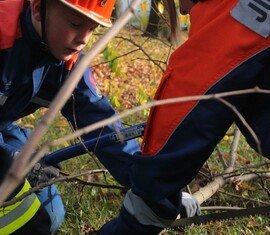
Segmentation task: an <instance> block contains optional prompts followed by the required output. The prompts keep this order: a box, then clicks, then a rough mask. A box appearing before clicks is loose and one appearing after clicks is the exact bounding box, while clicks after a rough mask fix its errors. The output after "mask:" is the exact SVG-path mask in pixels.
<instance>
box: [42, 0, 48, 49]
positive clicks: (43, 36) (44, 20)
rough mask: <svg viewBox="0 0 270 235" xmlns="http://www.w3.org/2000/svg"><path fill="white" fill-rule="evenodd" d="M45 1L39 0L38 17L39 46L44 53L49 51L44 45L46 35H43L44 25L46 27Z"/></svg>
mask: <svg viewBox="0 0 270 235" xmlns="http://www.w3.org/2000/svg"><path fill="white" fill-rule="evenodd" d="M46 6H47V4H46V0H41V5H40V15H41V46H42V50H44V51H45V52H48V51H49V48H48V45H47V43H46V33H45V25H46Z"/></svg>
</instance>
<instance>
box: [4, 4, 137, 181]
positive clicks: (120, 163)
mask: <svg viewBox="0 0 270 235" xmlns="http://www.w3.org/2000/svg"><path fill="white" fill-rule="evenodd" d="M20 24H21V26H20V27H21V34H22V36H21V37H19V38H17V39H16V40H15V42H14V44H13V46H12V47H10V48H5V49H2V50H1V51H0V147H3V148H5V149H6V150H8V151H9V152H10V153H11V154H13V152H14V151H18V149H19V148H21V146H22V144H23V143H25V142H26V141H27V135H28V133H26V132H27V131H26V130H25V129H22V128H19V127H18V126H17V125H16V124H15V123H14V122H15V121H16V120H18V119H19V118H21V117H24V116H26V115H28V114H31V113H33V112H34V111H35V110H37V109H38V108H40V107H46V106H48V104H49V103H50V102H51V101H52V99H53V98H54V97H55V95H56V94H57V92H58V91H59V89H60V88H61V86H62V84H63V83H64V82H65V80H66V79H68V75H69V73H70V71H69V70H68V69H67V66H66V62H65V61H60V60H57V59H55V58H53V57H52V56H50V55H49V54H48V53H46V52H44V51H43V50H42V47H41V40H40V37H39V36H38V34H37V33H36V31H35V29H34V27H33V25H32V21H31V14H30V9H29V8H28V9H26V10H25V11H24V12H23V14H22V16H21V20H20ZM93 81H94V77H93V73H92V71H91V70H90V68H88V69H87V70H86V71H85V73H84V75H83V77H82V79H81V81H80V82H79V84H78V85H77V87H76V88H75V90H74V92H73V97H74V98H70V100H69V101H68V102H67V103H66V104H65V106H64V107H63V109H62V110H61V113H62V114H63V115H64V116H65V117H66V119H67V120H68V121H69V122H70V123H72V124H73V127H74V128H75V129H77V128H82V127H84V126H86V125H90V124H92V123H95V122H98V121H100V120H103V119H105V118H108V117H111V116H113V115H115V111H114V110H113V108H112V107H111V106H110V104H109V103H108V101H107V99H106V98H104V97H103V96H101V95H99V94H98V93H97V90H96V86H95V82H93ZM74 113H75V118H76V125H75V124H74ZM117 125H118V126H119V127H120V128H121V124H120V123H118V124H117ZM113 129H114V128H113V127H112V126H107V127H105V128H104V129H102V130H97V131H95V132H92V133H89V134H87V135H85V136H84V139H90V138H94V137H98V135H99V134H100V133H101V132H102V134H105V133H108V132H112V131H113ZM138 150H139V146H138V144H137V142H135V141H129V142H126V143H123V144H118V145H114V146H110V147H106V148H105V147H104V148H102V149H100V150H98V151H96V152H95V154H96V155H97V156H98V157H99V159H100V160H101V162H102V163H103V164H104V165H105V166H106V167H107V169H109V170H110V171H111V172H112V174H113V175H114V177H115V178H116V179H117V180H118V181H119V182H120V183H121V184H123V185H126V186H127V184H128V183H127V181H128V180H127V179H126V177H124V176H123V175H124V174H125V173H126V170H127V167H128V166H129V164H130V163H131V156H132V155H133V153H134V152H136V151H138Z"/></svg>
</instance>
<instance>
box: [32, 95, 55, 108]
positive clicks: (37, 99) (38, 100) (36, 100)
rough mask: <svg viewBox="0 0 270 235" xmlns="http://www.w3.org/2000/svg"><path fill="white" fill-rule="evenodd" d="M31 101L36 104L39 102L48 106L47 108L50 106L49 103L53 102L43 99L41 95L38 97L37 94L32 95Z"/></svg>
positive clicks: (43, 105)
mask: <svg viewBox="0 0 270 235" xmlns="http://www.w3.org/2000/svg"><path fill="white" fill-rule="evenodd" d="M30 102H32V103H35V104H38V105H40V106H42V107H47V108H48V107H49V105H50V103H51V102H50V101H48V100H44V99H42V98H40V97H37V96H34V97H32V99H31V100H30Z"/></svg>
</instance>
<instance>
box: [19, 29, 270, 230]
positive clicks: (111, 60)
mask: <svg viewBox="0 0 270 235" xmlns="http://www.w3.org/2000/svg"><path fill="white" fill-rule="evenodd" d="M101 33H102V31H97V34H96V36H95V37H93V41H92V42H94V41H95V40H96V39H97V38H98V36H99V34H101ZM184 36H185V35H184ZM92 42H90V44H91V43H92ZM89 47H90V45H89ZM171 50H172V48H171V46H170V44H169V43H168V41H164V42H163V41H162V40H160V39H153V38H147V37H142V32H141V31H139V30H134V29H133V28H132V27H131V28H127V29H125V30H123V31H122V32H121V34H120V35H118V37H117V38H116V39H114V40H113V41H112V42H111V43H110V44H109V45H108V47H107V48H106V49H105V50H104V51H103V53H102V54H100V55H99V56H98V57H97V58H96V60H95V61H93V63H92V64H91V67H92V68H93V71H94V74H95V77H96V80H97V88H98V89H99V90H100V92H101V93H102V94H104V95H106V96H108V98H109V100H110V102H111V104H112V105H113V106H114V107H115V108H116V110H117V111H119V112H121V111H123V110H126V109H129V108H132V107H135V106H138V105H141V104H144V103H146V102H148V101H149V100H151V99H152V98H153V96H154V93H155V91H156V89H157V86H158V83H159V81H160V79H161V77H162V73H163V71H164V70H165V68H166V62H167V60H168V57H169V54H170V53H171ZM44 112H45V110H40V111H38V112H36V113H35V115H30V116H28V117H27V118H24V119H22V120H20V121H19V122H20V124H22V125H24V126H26V127H29V128H33V127H34V125H35V124H36V122H37V121H38V120H39V119H40V117H41V116H42V115H43V114H44ZM148 114H149V110H144V111H142V112H140V113H138V114H136V115H132V116H131V117H128V118H125V119H124V120H123V121H124V123H125V124H126V125H132V124H136V123H140V122H144V121H145V120H146V118H147V116H148ZM233 129H234V127H232V128H231V129H230V130H229V131H228V133H227V135H226V136H224V138H223V140H222V141H221V143H220V144H219V151H220V152H221V153H222V154H223V157H224V158H225V159H226V158H227V159H228V156H229V148H230V144H231V142H232V135H231V133H232V131H233ZM71 131H72V130H71V128H70V126H69V124H68V123H67V122H66V121H65V120H64V119H63V118H62V117H61V116H58V117H57V119H56V121H55V122H54V123H53V124H52V126H51V128H50V130H49V131H48V133H47V134H46V135H45V136H44V138H43V142H45V141H47V140H52V139H56V138H57V137H59V136H63V135H66V134H68V133H70V132H71ZM78 141H79V140H74V141H70V142H67V143H63V144H62V145H61V146H58V148H62V147H66V146H68V145H70V144H73V143H75V142H78ZM53 150H55V149H51V151H53ZM94 158H95V156H94V155H92V154H90V155H83V156H81V157H78V158H76V159H72V160H69V161H66V162H64V163H62V168H63V171H64V172H67V173H69V174H75V173H78V172H81V171H86V170H92V169H99V168H101V167H102V166H101V164H98V165H97V164H96V163H95V161H94V160H93V159H94ZM218 159H219V157H218V151H217V150H215V151H214V152H213V154H212V156H211V158H210V160H209V161H208V163H207V164H206V165H205V166H204V168H203V169H202V171H201V173H200V174H199V175H198V177H197V179H196V181H194V182H193V183H192V184H191V185H190V187H191V190H197V189H198V188H199V187H202V186H204V185H205V184H206V183H207V182H209V181H210V180H211V178H212V176H213V175H215V174H218V173H220V172H221V171H222V165H221V164H220V161H219V160H218ZM236 160H237V164H238V165H239V166H240V167H243V166H249V165H250V164H258V163H261V162H262V161H263V160H264V159H262V158H260V157H258V155H257V154H256V153H255V152H254V151H253V150H251V149H250V148H249V146H248V145H247V144H246V142H245V140H244V139H243V138H241V142H240V145H239V148H238V151H237V157H236ZM261 169H262V170H269V168H265V167H263V168H261ZM81 180H84V182H78V181H76V182H65V183H61V184H59V185H58V187H59V189H60V192H61V195H62V197H63V200H64V202H65V206H66V208H67V217H66V221H65V223H64V225H63V226H62V228H61V231H60V232H59V233H58V234H59V235H60V234H91V232H93V231H95V230H97V229H99V228H100V227H101V226H102V224H104V223H105V222H106V221H108V220H109V219H111V218H113V217H115V216H117V214H118V211H119V209H120V206H121V204H122V201H123V197H124V195H125V192H124V191H122V190H119V189H107V188H100V187H91V186H87V185H86V184H85V182H89V181H91V182H99V183H106V184H114V185H117V182H115V181H114V179H113V178H112V177H111V176H110V175H109V174H108V173H103V174H96V175H91V176H85V177H81ZM262 182H264V183H262ZM269 186H270V183H269V180H261V181H260V180H256V181H253V182H243V183H239V184H238V185H228V186H226V187H224V188H223V189H222V190H220V192H219V193H217V194H216V195H214V196H213V197H212V198H211V199H209V200H208V201H207V202H205V203H204V204H203V206H241V207H246V206H258V205H262V203H260V202H264V203H269V194H268V192H267V190H266V189H269ZM204 213H207V212H204ZM269 222H270V220H269V218H267V217H265V216H257V217H250V218H245V219H238V220H230V221H224V222H212V223H209V224H207V225H201V226H190V227H189V228H186V229H185V230H184V233H185V234H258V235H261V234H270V226H269ZM182 233H183V231H178V232H177V231H173V232H172V231H164V232H163V233H162V234H182Z"/></svg>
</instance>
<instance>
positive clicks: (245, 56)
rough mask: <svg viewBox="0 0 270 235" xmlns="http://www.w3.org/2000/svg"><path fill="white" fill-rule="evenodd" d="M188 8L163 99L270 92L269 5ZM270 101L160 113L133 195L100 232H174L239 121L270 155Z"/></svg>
mask: <svg viewBox="0 0 270 235" xmlns="http://www.w3.org/2000/svg"><path fill="white" fill-rule="evenodd" d="M167 2H168V5H169V4H170V2H171V3H172V2H173V1H167ZM180 7H181V13H182V14H185V13H190V19H191V28H190V35H189V39H188V40H187V41H186V42H185V43H184V44H183V45H181V46H180V47H179V48H178V49H176V50H175V52H174V53H173V54H172V55H171V57H170V60H169V63H168V67H167V70H166V72H165V73H164V76H163V78H162V80H161V83H160V85H159V88H158V90H157V92H156V94H155V99H156V100H161V99H169V98H175V97H184V96H201V95H207V94H216V93H221V92H229V91H236V90H245V89H250V88H254V87H259V88H261V89H265V90H270V79H269V78H270V37H269V35H270V2H269V0H223V1H217V0H204V1H195V0H181V2H180ZM269 103H270V95H268V94H262V93H260V94H259V93H251V94H250V93H249V94H244V95H243V94H242V95H234V96H228V97H224V98H222V99H211V100H200V101H197V100H195V101H189V102H183V103H176V104H170V105H164V106H158V107H154V108H152V109H151V112H150V116H149V118H148V122H147V126H146V131H145V134H144V141H143V144H142V155H137V156H136V157H135V160H134V163H133V165H132V166H131V167H130V171H129V175H130V181H131V190H130V191H128V193H127V195H126V197H125V200H124V205H123V207H122V209H121V212H120V215H119V217H118V218H116V219H113V220H111V221H110V222H108V223H107V224H105V225H104V226H103V227H102V228H101V230H100V231H99V234H102V235H103V234H106V235H107V234H129V235H135V234H140V235H142V234H145V235H152V234H158V233H159V232H160V231H161V230H162V229H163V228H165V227H170V225H171V224H172V222H173V221H174V219H175V218H176V217H177V215H179V214H181V208H182V207H183V206H182V205H183V204H184V201H183V200H182V204H181V197H180V196H179V190H181V189H182V188H184V187H185V186H186V185H187V184H188V183H189V182H190V181H191V180H192V179H193V178H194V177H195V176H196V174H197V173H198V171H199V170H200V168H201V167H202V165H203V164H204V162H205V161H206V160H207V159H208V157H209V156H210V155H211V153H212V151H213V150H214V148H215V146H216V145H217V143H218V142H219V141H220V140H221V139H222V138H223V136H224V135H225V133H226V131H227V130H228V128H229V127H230V126H231V125H232V123H233V122H235V123H236V124H237V125H238V127H239V128H240V129H241V132H242V133H243V135H244V136H245V137H246V140H247V142H248V143H249V144H250V146H251V147H253V148H254V149H255V150H256V151H258V152H259V153H260V154H262V155H263V156H266V157H268V158H269V156H270V124H269V123H270V122H269V120H270V108H269ZM227 104H230V105H227ZM230 106H232V107H234V108H233V109H232V108H231V107H230ZM234 109H237V110H238V112H239V113H240V114H241V115H242V116H243V117H244V119H245V120H246V122H247V123H248V125H249V127H250V128H252V130H253V132H254V133H251V132H250V129H249V128H247V124H244V123H243V122H242V121H241V119H240V118H239V116H238V115H237V114H236V113H235V112H234ZM168 114H169V115H168ZM254 134H255V135H256V137H257V138H258V139H259V140H260V141H259V143H258V142H257V141H256V140H255V139H254Z"/></svg>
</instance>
